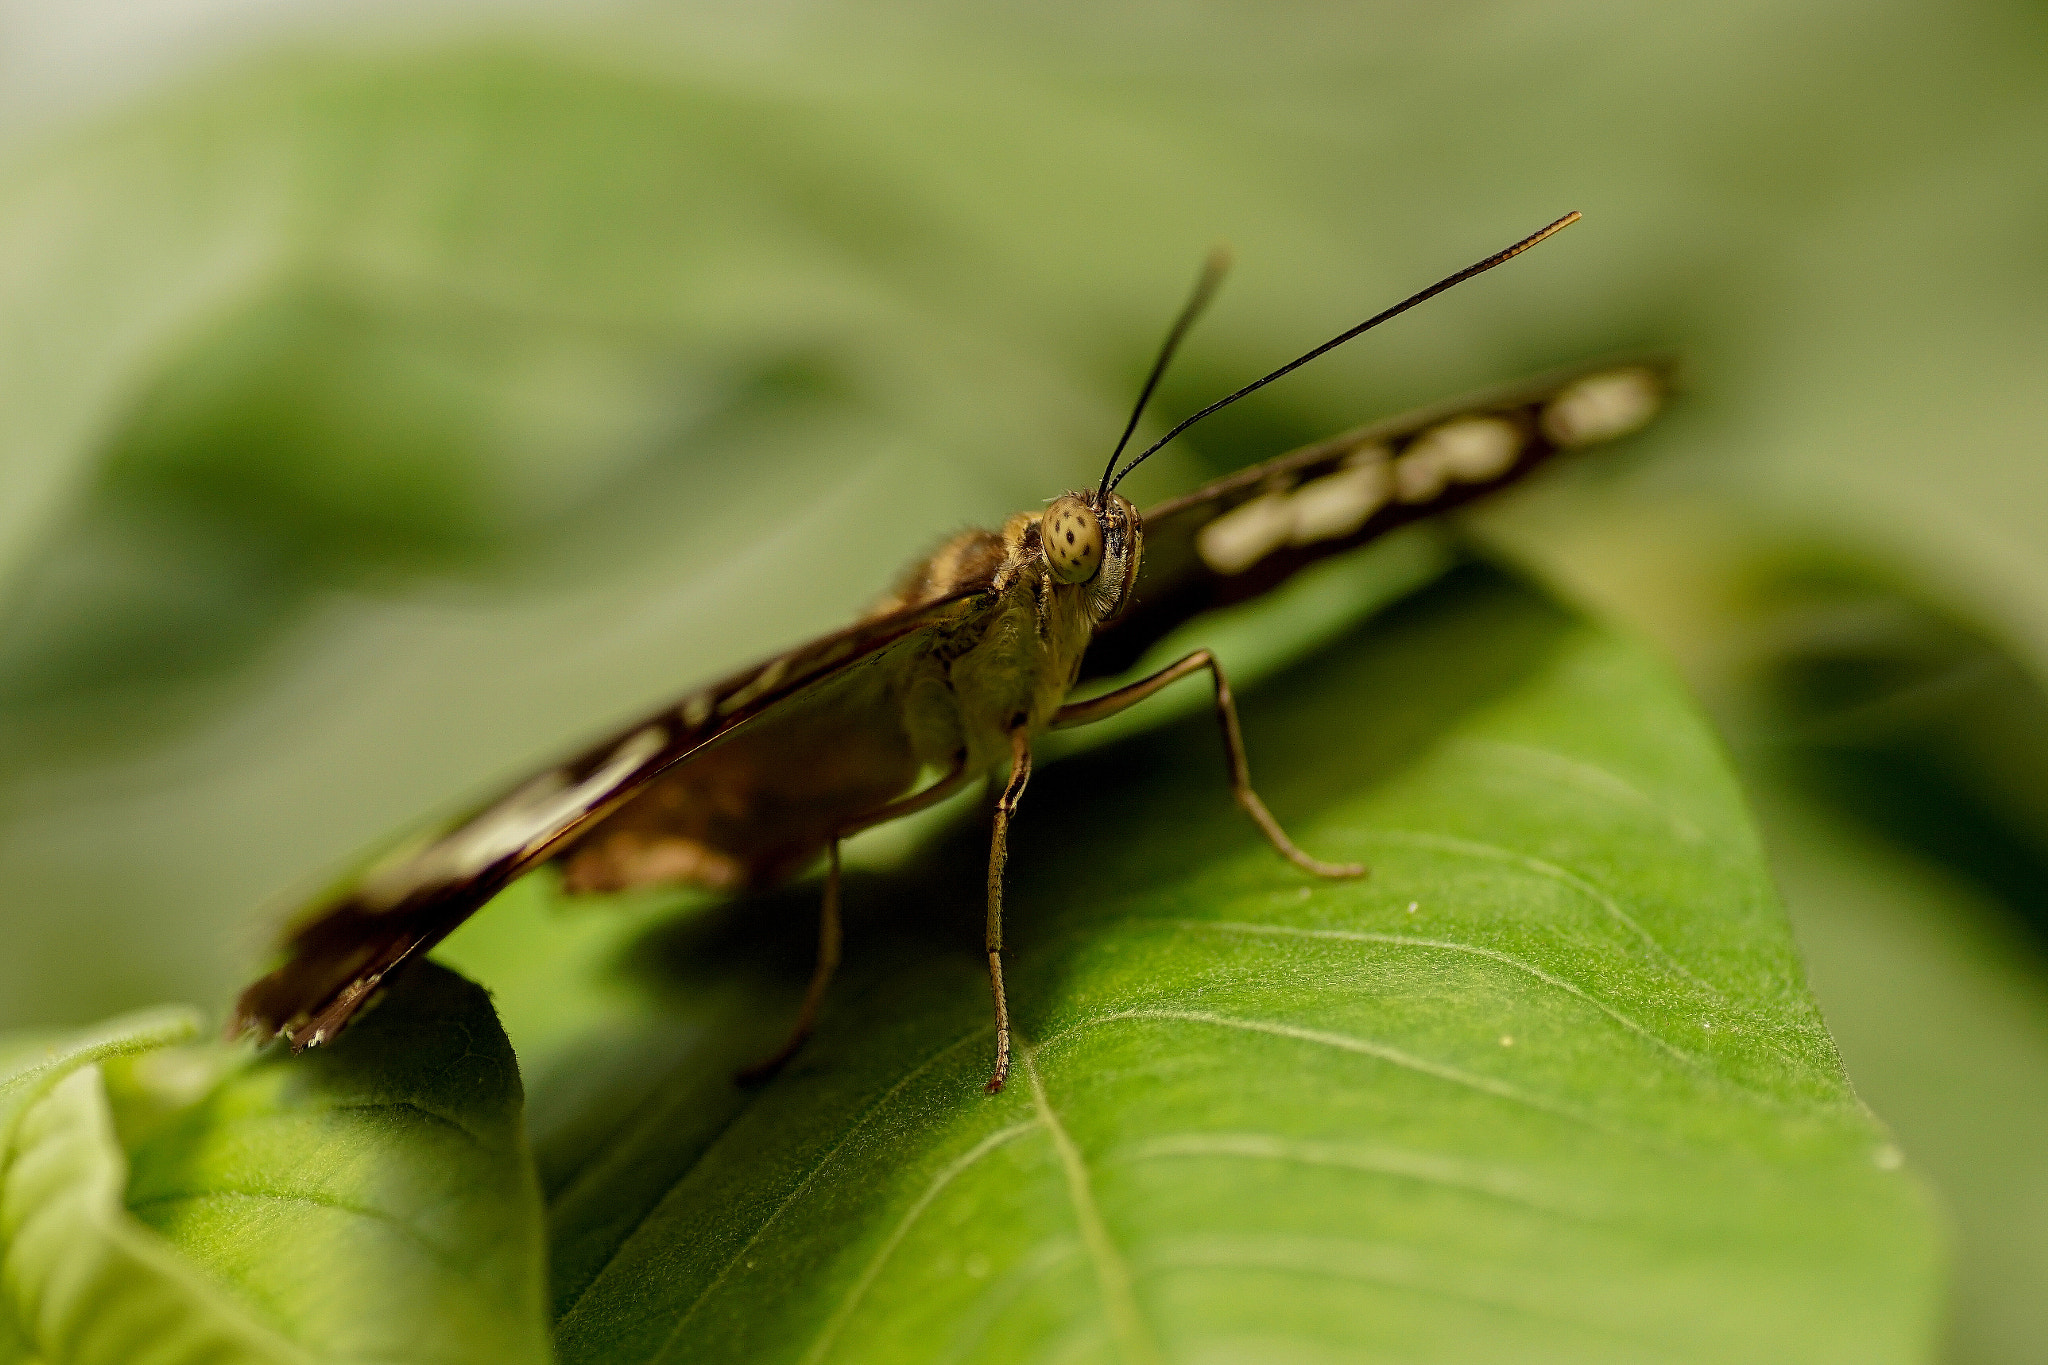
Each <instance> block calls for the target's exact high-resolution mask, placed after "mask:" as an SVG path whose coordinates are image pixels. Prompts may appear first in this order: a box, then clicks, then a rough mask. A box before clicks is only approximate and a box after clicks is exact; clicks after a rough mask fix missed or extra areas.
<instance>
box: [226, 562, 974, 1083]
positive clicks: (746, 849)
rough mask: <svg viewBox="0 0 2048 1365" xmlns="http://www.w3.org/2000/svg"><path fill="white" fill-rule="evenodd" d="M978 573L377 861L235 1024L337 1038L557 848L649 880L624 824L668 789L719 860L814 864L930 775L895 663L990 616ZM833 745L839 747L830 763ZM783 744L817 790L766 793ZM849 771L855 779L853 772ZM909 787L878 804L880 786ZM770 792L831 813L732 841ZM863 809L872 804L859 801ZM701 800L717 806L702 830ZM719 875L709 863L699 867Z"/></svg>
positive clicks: (319, 910) (699, 842)
mask: <svg viewBox="0 0 2048 1365" xmlns="http://www.w3.org/2000/svg"><path fill="white" fill-rule="evenodd" d="M965 577H966V579H967V581H964V582H963V581H962V577H961V576H957V575H956V576H955V577H954V578H953V580H952V581H951V582H950V583H947V584H946V585H944V590H943V591H941V592H936V593H933V592H921V593H918V594H916V600H913V601H912V602H910V603H909V604H907V605H899V606H897V607H895V609H893V610H888V611H884V612H882V613H880V614H877V615H873V616H870V617H869V618H867V619H865V620H863V621H860V622H858V623H856V624H855V625H853V626H851V627H848V628H847V629H845V630H841V631H837V632H834V633H833V634H830V635H826V636H823V637H822V638H820V639H817V640H813V641H811V642H810V643H809V644H806V645H804V646H802V647H800V648H798V649H795V650H792V651H790V652H788V653H786V654H782V655H779V656H777V657H776V658H774V659H770V660H768V661H767V662H765V663H763V664H760V665H758V666H756V667H754V668H750V669H746V670H744V671H742V672H739V673H735V674H733V675H732V676H731V677H728V678H726V679H724V680H723V681H721V682H718V683H715V684H713V685H712V686H710V687H706V688H703V689H701V690H699V691H697V692H693V693H691V694H690V695H689V696H688V697H686V698H684V699H683V700H682V701H680V702H678V703H676V704H675V705H673V706H671V707H668V708H666V709H664V710H662V711H660V712H658V713H657V714H655V715H652V716H649V717H647V718H646V719H645V720H643V721H642V722H641V723H639V724H638V725H635V726H632V727H630V728H628V729H626V730H624V731H622V732H620V733H619V734H616V735H614V736H612V737H611V738H609V739H607V740H605V741H604V742H603V743H601V744H598V745H595V746H594V747H592V748H590V749H588V750H586V751H585V752H583V753H581V754H579V755H577V756H576V757H574V758H572V759H570V760H569V761H568V762H566V763H562V764H559V765H557V766H555V767H552V768H549V769H548V770H547V771H545V772H543V773H540V774H539V775H537V776H535V777H533V778H532V779H530V780H528V781H526V782H524V783H521V784H520V785H519V786H518V787H516V788H514V789H513V790H512V791H510V792H507V793H506V794H504V795H503V796H501V797H499V798H498V799H497V800H495V801H492V802H490V803H489V804H487V805H485V806H483V807H482V808H480V809H478V810H476V811H474V812H473V813H471V814H469V815H467V816H465V817H463V818H462V819H459V820H456V821H454V822H452V823H451V824H449V825H446V826H443V827H441V828H440V829H438V830H437V831H435V832H434V833H432V834H431V835H430V836H428V837H427V838H425V839H422V840H417V841H414V842H413V843H411V844H409V845H407V846H405V847H402V848H401V849H399V850H398V851H397V852H395V853H394V854H391V855H389V856H387V857H385V858H383V859H381V860H379V861H377V862H376V863H375V864H374V865H372V866H371V867H370V868H369V869H368V870H367V871H365V872H363V873H361V874H360V875H358V876H356V877H354V878H352V879H350V880H349V881H348V882H346V883H345V884H344V885H342V886H341V887H340V888H339V889H338V890H336V891H335V892H333V893H332V894H330V895H329V896H327V897H325V898H323V899H321V900H319V901H317V902H316V903H315V905H314V907H313V908H312V910H311V911H310V912H309V913H308V914H307V915H306V916H305V917H304V918H303V920H302V921H301V922H300V924H299V925H298V927H297V928H296V929H294V930H293V931H292V932H291V934H290V935H289V937H288V938H287V940H286V942H285V945H284V953H285V960H284V962H283V964H282V965H281V966H279V967H278V968H277V969H276V970H275V971H273V972H271V973H270V974H269V975H267V976H265V977H263V978H262V979H261V980H259V981H256V982H255V983H254V984H252V985H250V986H249V987H248V989H246V990H245V991H243V992H242V995H241V998H240V999H239V1000H238V1001H237V1002H236V1007H235V1015H234V1019H233V1022H232V1023H231V1025H230V1032H232V1033H240V1032H243V1031H245V1030H261V1031H263V1032H265V1033H278V1034H283V1035H284V1036H286V1037H287V1038H289V1039H290V1041H291V1044H292V1047H293V1049H294V1050H297V1049H299V1048H303V1047H307V1046H312V1045H317V1044H319V1043H321V1042H324V1041H326V1040H327V1039H329V1038H332V1037H333V1036H334V1035H335V1034H336V1033H337V1032H338V1031H339V1030H340V1029H341V1028H342V1027H343V1026H344V1025H345V1024H347V1022H348V1021H349V1019H350V1017H351V1016H353V1015H354V1014H355V1012H356V1011H357V1010H358V1009H359V1008H361V1006H362V1004H363V1002H364V1001H365V1000H366V999H368V997H369V995H370V993H371V992H372V991H374V990H375V989H376V987H377V985H378V983H379V982H381V981H382V980H383V979H384V977H385V976H386V975H387V974H388V973H389V972H390V971H391V970H392V969H393V968H395V967H397V966H398V965H399V964H400V963H402V962H404V961H406V960H407V959H409V958H411V957H412V956H413V955H415V954H417V953H423V952H425V951H426V950H428V949H430V948H432V947H433V946H434V945H435V944H436V943H439V942H440V941H441V940H442V939H443V938H445V937H447V935H448V934H449V933H450V932H452V931H453V930H454V929H455V927H456V926H457V925H459V924H461V923H462V922H463V921H464V920H465V919H467V918H469V916H470V915H471V914H472V913H473V912H474V911H475V910H476V909H477V908H478V907H480V906H481V905H483V904H484V903H485V902H486V901H488V900H490V899H491V897H493V896H495V895H497V894H498V892H499V891H501V890H503V889H504V888H505V887H506V886H508V885H510V884H511V883H512V882H513V881H514V880H515V879H516V878H518V877H519V876H521V875H522V874H524V873H525V872H527V871H529V870H530V869H532V868H533V867H535V866H537V865H538V864H540V863H542V862H545V861H548V860H549V859H551V858H556V857H561V856H565V855H566V857H567V858H568V859H569V868H570V872H571V876H572V878H574V877H575V876H576V875H577V868H578V867H579V866H580V867H582V868H583V869H585V871H584V878H585V882H586V889H592V888H594V887H596V886H603V885H607V884H628V883H632V882H637V881H644V880H650V879H651V878H650V877H648V876H645V875H635V873H636V871H637V872H639V873H644V872H646V871H648V868H647V865H646V864H645V863H644V862H642V863H639V864H632V858H631V854H632V852H633V850H632V849H631V848H630V847H622V843H621V841H622V840H624V841H625V844H626V845H630V844H631V841H632V839H633V837H634V836H636V835H637V834H638V833H639V832H640V829H639V827H638V825H637V824H635V823H632V822H629V823H628V824H627V825H626V827H625V828H624V829H623V830H621V829H619V828H615V827H614V828H608V826H611V823H612V820H613V818H614V817H615V816H621V815H630V814H631V813H632V812H633V810H634V806H635V803H636V798H641V797H652V798H656V799H655V800H654V805H655V806H657V807H658V811H657V812H656V813H657V814H660V815H662V816H663V817H664V818H665V819H666V820H667V821H668V824H669V826H670V827H672V828H673V829H680V830H681V831H682V832H683V833H684V834H686V835H694V836H696V837H695V839H694V846H695V847H696V848H697V849H698V850H699V851H700V853H701V854H702V855H703V856H704V857H706V858H717V857H724V858H726V859H728V860H729V862H730V863H731V864H732V866H733V867H734V868H736V869H739V871H740V872H741V873H744V874H745V875H739V876H735V877H734V878H732V880H763V879H766V878H768V877H770V876H772V875H774V874H775V873H776V872H779V871H783V870H786V869H787V868H788V867H789V865H790V864H791V862H792V861H794V862H797V863H801V862H802V861H803V860H804V859H806V858H807V857H808V856H809V855H810V854H811V853H815V851H816V849H817V848H820V847H822V844H821V843H819V842H817V839H818V838H819V837H822V836H820V835H819V834H818V829H819V828H821V827H822V826H820V824H819V821H820V820H823V821H824V823H825V824H826V825H829V823H830V820H831V819H832V818H833V816H832V812H833V811H838V812H839V815H838V818H845V817H846V816H850V815H858V814H860V813H861V811H862V810H865V809H871V808H872V806H873V805H878V804H880V803H881V801H886V800H887V799H888V798H889V797H890V796H892V795H896V794H898V793H899V792H900V791H901V790H902V788H904V787H906V786H907V785H908V784H909V783H910V782H912V781H914V780H915V779H916V777H917V764H916V763H915V761H914V760H911V759H910V758H909V756H908V754H907V751H906V750H904V749H903V747H902V746H900V745H897V744H894V743H893V742H892V733H893V731H892V727H894V726H895V725H896V717H895V715H894V713H893V712H892V710H891V704H890V696H889V686H888V680H889V679H890V678H891V676H892V675H893V674H894V673H896V672H897V671H899V670H896V669H894V668H892V664H895V663H899V662H902V661H904V660H906V659H908V658H910V657H912V656H914V655H915V654H916V653H917V652H918V651H919V650H921V649H925V648H928V647H929V645H930V644H931V642H932V641H933V640H935V639H937V638H938V637H939V636H940V635H941V634H942V633H943V631H944V630H945V628H946V627H947V626H948V625H949V624H951V623H954V622H956V621H958V620H960V619H964V618H965V617H966V616H967V615H968V614H970V613H971V612H972V611H973V610H975V607H976V603H975V600H974V599H975V598H976V597H977V596H978V595H979V593H980V591H981V589H982V588H983V587H985V586H986V584H985V583H982V582H980V581H978V579H979V575H972V574H971V575H966V576H965ZM828 741H829V742H828ZM821 752H828V753H831V754H834V755H836V757H833V758H829V759H820V757H819V754H820V753H821ZM771 753H787V754H790V755H791V756H792V757H794V758H796V759H797V761H796V762H795V763H794V764H793V765H792V764H784V765H781V766H782V767H783V768H784V769H785V770H788V769H791V768H792V767H793V769H794V770H795V771H797V772H799V773H801V774H803V775H804V776H805V785H804V786H802V787H801V788H796V789H792V788H789V787H787V786H785V787H784V788H782V789H779V791H778V790H776V789H771V788H764V787H763V786H762V785H761V781H760V780H759V779H760V778H761V775H762V771H763V769H764V767H765V765H764V762H763V756H764V755H766V754H771ZM806 764H808V766H806ZM835 775H836V777H838V778H840V779H843V780H841V781H838V782H837V783H836V784H835V780H834V779H835ZM892 783H893V784H894V789H893V790H887V791H883V792H882V794H881V796H880V799H879V800H874V799H872V792H871V789H874V788H882V787H889V786H890V785H891V784H892ZM764 792H765V793H766V799H768V800H770V801H771V803H772V802H773V801H774V800H776V799H780V798H787V797H790V796H791V795H792V792H793V793H794V796H795V798H796V800H797V801H798V804H800V805H803V806H805V808H806V809H808V810H809V811H810V812H811V813H812V814H813V816H814V818H813V819H812V820H811V822H810V823H809V824H808V825H806V824H805V823H804V822H803V821H802V820H800V819H799V820H797V821H796V822H795V824H794V826H791V825H790V824H788V823H784V824H781V825H777V824H776V823H775V822H773V821H763V820H758V819H744V818H743V819H740V820H738V821H736V822H728V823H730V824H736V825H737V826H738V827H739V832H738V834H736V835H734V836H732V837H735V838H738V839H739V842H738V843H737V845H734V844H732V843H731V842H730V840H729V839H727V838H724V837H722V836H724V835H725V833H726V830H727V824H726V823H721V822H719V821H718V820H717V818H716V815H717V812H718V811H719V810H726V811H733V810H738V811H739V813H740V814H741V815H743V816H744V815H745V814H746V813H747V812H746V807H747V806H748V804H749V802H754V803H756V804H758V803H759V802H760V801H761V800H762V799H763V796H764ZM864 801H865V802H868V804H866V805H862V804H860V803H862V802H864ZM849 803H851V804H852V805H853V806H854V807H856V808H853V809H841V808H842V807H845V806H847V805H848V804H849ZM698 811H709V812H711V816H712V818H710V819H708V820H706V819H702V818H699V819H698V820H697V823H695V824H692V823H691V820H692V817H693V814H694V813H695V812H698ZM783 813H784V814H788V812H783ZM792 828H793V829H794V833H792V832H791V831H792ZM747 829H756V830H759V829H767V830H771V831H774V830H780V834H779V835H777V837H776V838H775V841H774V842H773V843H771V844H748V843H746V842H745V831H746V830H747ZM806 833H808V834H809V836H810V841H809V842H808V843H806V840H805V835H806ZM600 835H603V836H605V837H602V838H598V837H596V836H600ZM757 837H758V836H757ZM593 850H595V853H594V854H593ZM654 854H655V857H656V858H657V860H658V859H659V858H660V857H662V856H668V857H669V859H670V864H669V865H668V866H667V867H666V868H665V869H662V870H665V871H666V872H667V874H668V879H685V878H689V877H690V869H689V868H686V867H677V866H675V865H674V855H675V849H674V848H673V847H668V846H659V845H657V846H656V847H655V849H654ZM622 861H623V862H624V863H626V864H628V866H627V867H626V871H625V872H623V873H622V872H620V871H619V870H618V866H619V864H620V863H621V862H622ZM608 865H609V867H608ZM593 869H594V870H593ZM715 870H716V868H715V866H714V865H712V864H709V863H707V864H705V865H704V866H703V867H702V868H700V869H699V871H700V873H711V872H715ZM695 879H696V880H703V881H710V882H713V883H717V882H719V881H720V880H721V879H720V878H719V877H718V876H716V875H699V876H697V877H696V878H695Z"/></svg>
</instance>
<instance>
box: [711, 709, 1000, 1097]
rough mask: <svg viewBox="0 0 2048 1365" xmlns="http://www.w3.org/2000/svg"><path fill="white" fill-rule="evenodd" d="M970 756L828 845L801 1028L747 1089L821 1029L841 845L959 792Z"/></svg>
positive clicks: (834, 938)
mask: <svg viewBox="0 0 2048 1365" xmlns="http://www.w3.org/2000/svg"><path fill="white" fill-rule="evenodd" d="M967 777H968V773H967V752H966V750H964V749H963V750H961V752H960V753H959V754H958V755H957V756H956V757H955V758H954V760H953V769H952V771H951V772H949V773H947V774H946V775H945V776H944V777H942V778H940V779H939V780H938V781H937V782H934V783H932V785H931V786H929V787H926V788H925V789H924V790H923V791H920V792H917V793H916V794H914V795H911V796H906V797H904V798H903V799H902V800H901V801H891V802H890V803H889V804H888V805H886V806H883V807H881V808H880V809H879V810H874V811H870V812H869V813H868V814H866V815H864V816H861V817H860V818H859V819H857V820H851V821H848V822H847V823H846V824H844V825H841V826H840V827H839V828H838V830H836V831H835V832H834V833H833V835H832V838H831V841H830V843H829V844H828V845H827V862H826V865H825V893H824V895H823V897H822V898H821V899H820V902H819V906H818V960H817V963H816V965H815V966H813V967H812V968H811V984H810V985H809V986H807V987H805V989H804V1003H803V1005H802V1006H801V1007H800V1008H799V1009H798V1010H797V1016H796V1024H795V1025H794V1026H793V1027H792V1028H791V1029H790V1031H789V1039H788V1041H787V1042H785V1043H783V1045H782V1047H781V1048H780V1049H779V1050H778V1051H777V1052H776V1053H775V1055H774V1056H772V1057H769V1058H767V1059H765V1060H763V1061H760V1062H756V1063H755V1064H754V1065H752V1066H750V1067H748V1068H747V1069H746V1070H744V1071H742V1072H740V1073H739V1075H738V1076H737V1077H736V1079H737V1080H738V1081H739V1082H740V1083H741V1084H742V1085H752V1084H755V1083H757V1082H760V1081H765V1080H767V1079H769V1078H770V1077H772V1076H773V1075H774V1074H775V1073H776V1072H778V1071H780V1070H782V1068H783V1066H784V1065H785V1064H787V1063H788V1061H789V1059H790V1058H792V1057H794V1056H796V1054H797V1051H798V1050H799V1049H800V1048H802V1047H803V1045H804V1043H805V1042H807V1041H808V1040H809V1039H810V1036H811V1034H812V1033H813V1032H814V1031H815V1030H816V1028H817V1026H818V1014H819V1012H820V1011H821V1010H823V1009H824V1007H825V992H826V990H827V989H828V988H829V987H830V986H831V984H832V977H833V974H834V973H836V972H837V971H838V970H839V952H840V947H841V945H842V944H843V943H844V941H845V936H844V932H843V931H842V929H841V927H840V919H839V843H840V841H841V840H843V839H848V838H851V837H852V836H853V835H856V834H858V833H860V832H861V831H862V830H864V829H872V828H873V827H875V826H876V825H885V824H887V823H888V822H889V821H891V820H900V819H902V818H903V817H904V816H906V815H915V814H916V813H917V812H918V811H921V810H924V809H925V808H926V807H928V806H935V805H937V804H938V803H939V802H941V801H943V800H945V799H946V798H947V797H949V796H951V795H952V794H953V793H954V792H956V791H958V790H959V789H960V785H961V784H962V783H963V782H965V781H966V780H967Z"/></svg>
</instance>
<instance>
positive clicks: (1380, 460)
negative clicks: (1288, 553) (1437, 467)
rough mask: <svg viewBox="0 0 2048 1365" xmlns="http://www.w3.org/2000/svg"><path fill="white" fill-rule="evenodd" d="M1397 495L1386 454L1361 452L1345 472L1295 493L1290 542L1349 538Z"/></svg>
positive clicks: (1374, 450) (1380, 449) (1378, 450)
mask: <svg viewBox="0 0 2048 1365" xmlns="http://www.w3.org/2000/svg"><path fill="white" fill-rule="evenodd" d="M1393 495H1394V474H1393V470H1392V468H1391V467H1390V466H1389V465H1388V463H1387V452H1386V450H1385V449H1384V448H1383V447H1378V446H1375V447H1372V448H1371V449H1369V450H1364V451H1360V452H1359V453H1358V454H1356V455H1353V456H1352V457H1351V458H1350V459H1349V460H1347V461H1345V467H1344V468H1343V469H1340V470H1338V471H1337V472H1336V473H1334V474H1326V475H1324V476H1323V477H1322V478H1320V479H1315V480H1313V481H1311V482H1309V483H1306V484H1303V485H1302V486H1301V487H1300V488H1298V489H1296V490H1295V492H1294V496H1293V497H1292V498H1290V499H1289V501H1290V502H1291V503H1292V504H1293V506H1294V527H1293V530H1292V531H1291V532H1290V533H1289V539H1291V540H1292V541H1293V542H1294V543H1295V544H1296V545H1312V544H1314V543H1315V542H1317V541H1319V540H1336V539H1338V538H1339V537H1342V536H1348V535H1350V534H1351V533H1352V532H1353V531H1356V530H1357V529H1358V528H1359V527H1361V526H1363V525H1365V519H1366V518H1367V517H1369V516H1371V515H1372V514H1373V513H1374V512H1377V511H1379V510H1380V508H1381V507H1383V506H1385V505H1386V502H1387V499H1389V498H1391V497H1392V496H1393Z"/></svg>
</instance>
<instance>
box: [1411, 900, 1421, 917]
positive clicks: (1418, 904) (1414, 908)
mask: <svg viewBox="0 0 2048 1365" xmlns="http://www.w3.org/2000/svg"><path fill="white" fill-rule="evenodd" d="M1421 908H1422V902H1421V901H1409V902H1408V913H1409V914H1411V915H1412V914H1414V913H1415V912H1416V911H1417V910H1420V909H1421Z"/></svg>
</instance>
